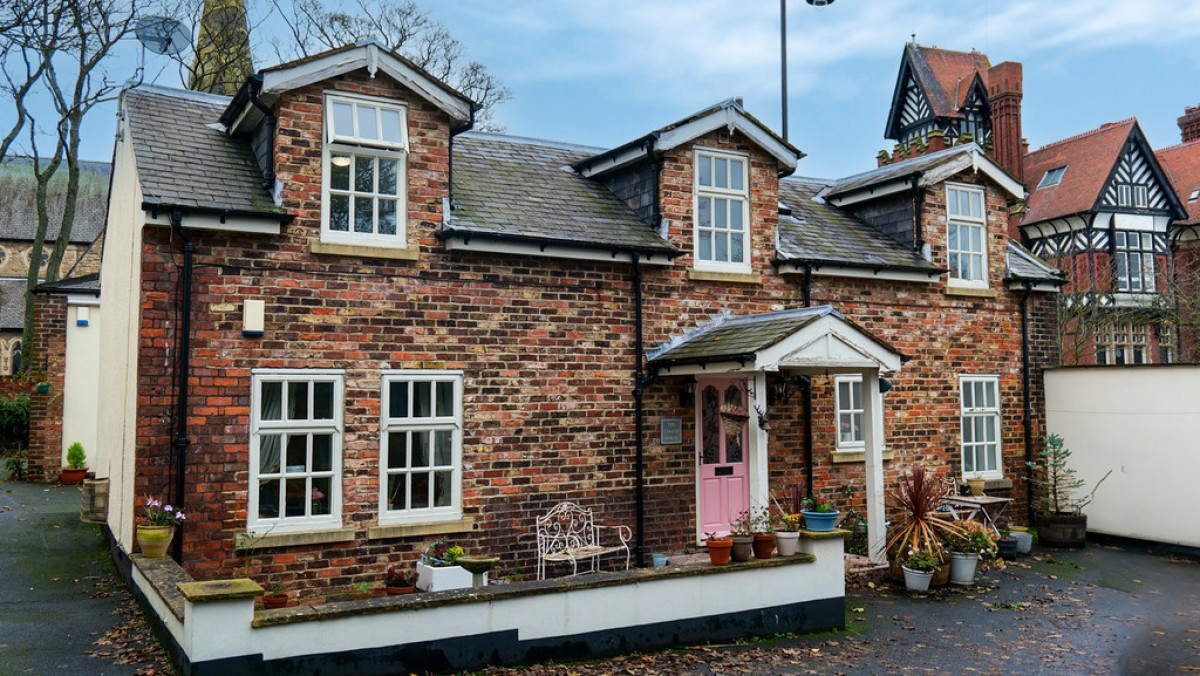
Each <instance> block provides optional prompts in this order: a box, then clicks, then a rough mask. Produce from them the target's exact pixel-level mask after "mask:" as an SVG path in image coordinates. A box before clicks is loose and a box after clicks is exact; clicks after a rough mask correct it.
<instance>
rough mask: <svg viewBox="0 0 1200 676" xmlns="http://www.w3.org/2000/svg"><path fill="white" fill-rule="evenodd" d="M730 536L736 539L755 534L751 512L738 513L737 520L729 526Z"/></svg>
mask: <svg viewBox="0 0 1200 676" xmlns="http://www.w3.org/2000/svg"><path fill="white" fill-rule="evenodd" d="M729 534H730V535H732V536H734V537H746V536H749V535H753V534H754V517H752V516H751V515H750V510H748V509H747V510H742V511H740V512H738V515H737V518H736V519H734V520H733V521H732V522H730V524H729Z"/></svg>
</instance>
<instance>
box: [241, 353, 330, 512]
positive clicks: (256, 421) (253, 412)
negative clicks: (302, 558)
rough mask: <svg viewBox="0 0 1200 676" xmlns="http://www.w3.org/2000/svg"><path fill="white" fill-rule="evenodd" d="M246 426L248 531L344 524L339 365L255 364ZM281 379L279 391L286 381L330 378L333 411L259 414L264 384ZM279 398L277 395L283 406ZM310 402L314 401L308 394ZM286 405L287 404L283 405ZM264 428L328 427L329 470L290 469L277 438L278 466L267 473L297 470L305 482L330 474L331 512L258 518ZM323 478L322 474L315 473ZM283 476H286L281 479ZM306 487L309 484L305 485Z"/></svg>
mask: <svg viewBox="0 0 1200 676" xmlns="http://www.w3.org/2000/svg"><path fill="white" fill-rule="evenodd" d="M250 374H251V375H250V430H249V436H250V439H249V468H248V469H249V474H248V495H247V510H246V532H247V533H249V534H264V533H269V532H270V533H295V532H313V531H327V530H337V529H339V528H341V527H342V516H341V514H342V442H343V438H342V437H343V435H344V433H345V426H344V409H345V382H344V378H345V375H344V372H343V371H342V370H341V369H253V370H251V372H250ZM273 382H280V383H284V387H283V391H284V392H286V391H287V386H286V384H287V383H289V382H307V383H308V384H309V385H310V387H311V386H312V384H314V383H318V382H331V383H333V404H332V405H333V411H332V413H333V417H332V418H330V419H328V420H326V419H315V420H314V419H312V418H309V419H307V420H287V419H286V418H285V417H281V418H280V420H278V421H275V420H266V421H264V420H261V418H260V416H261V411H262V407H261V404H262V388H261V386H262V384H263V383H273ZM282 406H283V400H281V407H282ZM309 406H310V408H311V406H312V400H311V399H310V402H309ZM284 410H285V409H284ZM264 431H266V432H270V433H281V434H284V435H286V434H289V433H293V432H297V431H298V432H301V433H307V434H312V433H317V432H329V433H330V436H331V442H330V443H331V448H330V454H331V458H330V470H328V471H327V472H321V471H314V470H312V469H308V470H306V471H305V472H303V473H302V474H301V473H291V472H288V471H287V470H286V467H287V458H286V457H285V456H284V455H283V454H284V453H286V445H285V444H284V443H281V444H280V454H281V456H280V459H279V469H280V471H279V472H268V473H266V474H267V475H268V476H271V475H275V474H278V475H279V476H280V477H288V476H289V475H293V474H296V475H298V476H296V478H299V476H304V477H306V486H311V483H310V482H311V479H312V478H314V477H313V475H314V474H320V475H328V476H329V478H330V482H329V485H330V495H328V496H327V498H328V500H329V501H330V508H329V514H324V515H318V516H291V517H289V516H283V517H276V518H274V519H271V518H262V517H260V516H259V515H258V514H259V499H260V497H261V496H260V493H259V479H260V478H261V477H262V476H263V473H262V472H261V471H260V467H261V456H260V454H261V451H262V448H261V442H262V436H263V433H264ZM317 478H324V476H321V477H317ZM283 480H284V481H287V479H286V478H284V479H283ZM306 490H307V489H306Z"/></svg>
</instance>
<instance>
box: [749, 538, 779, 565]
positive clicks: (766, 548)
mask: <svg viewBox="0 0 1200 676" xmlns="http://www.w3.org/2000/svg"><path fill="white" fill-rule="evenodd" d="M753 547H754V558H756V559H769V558H771V556H773V555H774V554H775V534H774V533H755V534H754V545H753Z"/></svg>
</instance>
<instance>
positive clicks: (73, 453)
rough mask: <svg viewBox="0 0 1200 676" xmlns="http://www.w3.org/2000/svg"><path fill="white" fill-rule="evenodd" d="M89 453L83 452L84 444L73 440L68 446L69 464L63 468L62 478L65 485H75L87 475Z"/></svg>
mask: <svg viewBox="0 0 1200 676" xmlns="http://www.w3.org/2000/svg"><path fill="white" fill-rule="evenodd" d="M87 472H88V468H87V454H86V453H84V452H83V444H81V443H79V442H78V441H75V442H72V443H71V445H70V446H68V447H67V466H66V467H64V468H62V474H61V476H60V480H61V481H62V483H63V485H64V486H74V485H75V484H77V483H79V482H81V481H83V478H84V477H85V476H87Z"/></svg>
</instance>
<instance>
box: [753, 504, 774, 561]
mask: <svg viewBox="0 0 1200 676" xmlns="http://www.w3.org/2000/svg"><path fill="white" fill-rule="evenodd" d="M750 529H751V531H752V536H753V538H754V544H753V545H752V547H753V548H754V558H756V559H769V558H771V556H772V555H773V554H774V553H775V533H774V531H773V530H772V529H771V514H770V512H769V511H767V508H766V507H763V508H762V509H757V510H752V511H751V516H750Z"/></svg>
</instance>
